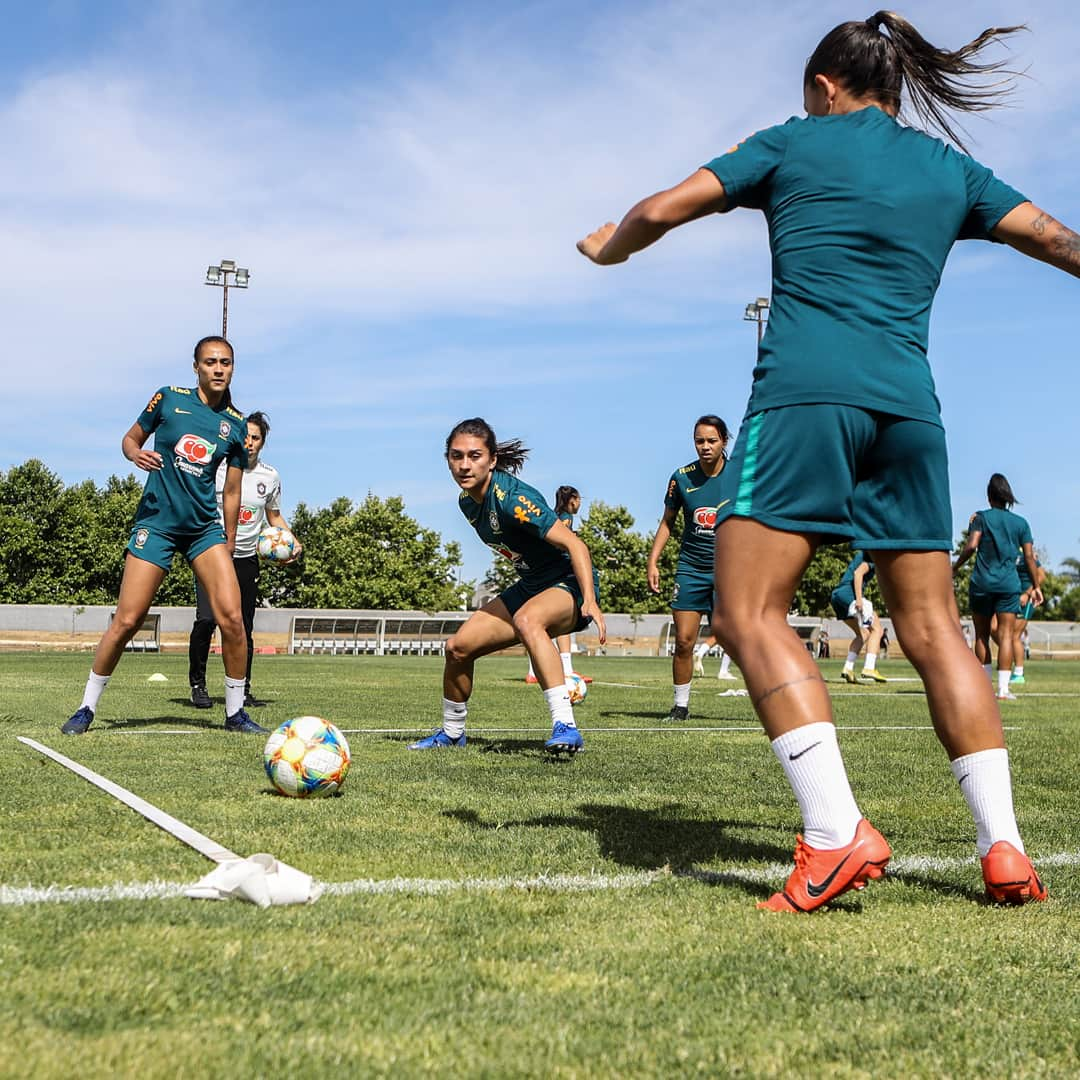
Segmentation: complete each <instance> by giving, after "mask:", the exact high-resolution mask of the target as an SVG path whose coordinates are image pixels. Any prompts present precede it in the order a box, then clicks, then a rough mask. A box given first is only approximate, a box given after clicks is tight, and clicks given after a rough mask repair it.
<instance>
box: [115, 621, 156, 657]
mask: <svg viewBox="0 0 1080 1080" xmlns="http://www.w3.org/2000/svg"><path fill="white" fill-rule="evenodd" d="M114 618H116V612H115V611H114V612H112V614H111V615H110V616H109V625H110V626H112V621H113V619H114ZM124 652H155V653H159V652H161V615H160V614H159V613H157V612H154V613H153V614H148V615H147V616H146V618H145V619H143V622H142V626H140V627H139V629H138V630H136V631H135V636H134V637H133V638H132V639H131V640H130V641H129V642H128V643H127V644H126V645H125V646H124Z"/></svg>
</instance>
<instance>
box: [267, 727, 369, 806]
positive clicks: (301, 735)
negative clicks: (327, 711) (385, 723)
mask: <svg viewBox="0 0 1080 1080" xmlns="http://www.w3.org/2000/svg"><path fill="white" fill-rule="evenodd" d="M351 760H352V759H351V757H350V754H349V744H348V742H346V741H345V736H344V735H342V734H341V732H340V731H339V730H338V729H337V728H336V727H334V725H333V724H331V723H330V722H329V721H327V720H322V719H320V718H319V717H318V716H300V717H297V718H296V719H295V720H286V721H285V723H284V724H282V725H281V727H279V728H278V729H277V731H274V732H272V733H271V735H270V738H269V739H267V740H266V747H265V749H264V750H263V765H264V766H265V768H266V775H267V776H269V777H270V782H271V783H272V784H273V785H274V787H276V788H277V789H278V791H280V792H281V794H282V795H290V796H292V797H293V798H297V799H308V798H312V797H318V796H323V795H333V794H334V793H335V792H336V791H339V790H340V788H341V785H342V784H344V783H345V774H346V773H347V772H348V771H349V762H350V761H351Z"/></svg>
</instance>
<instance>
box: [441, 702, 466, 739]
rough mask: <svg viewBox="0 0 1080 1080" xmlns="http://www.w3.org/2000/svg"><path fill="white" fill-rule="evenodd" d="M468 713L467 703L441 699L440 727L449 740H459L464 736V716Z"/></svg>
mask: <svg viewBox="0 0 1080 1080" xmlns="http://www.w3.org/2000/svg"><path fill="white" fill-rule="evenodd" d="M468 711H469V703H468V702H467V701H451V700H450V699H449V698H443V699H442V727H443V731H445V732H446V734H447V735H449V736H450V738H452V739H460V738H461V736H462V735H464V734H465V716H466V714H467V713H468Z"/></svg>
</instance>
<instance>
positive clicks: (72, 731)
mask: <svg viewBox="0 0 1080 1080" xmlns="http://www.w3.org/2000/svg"><path fill="white" fill-rule="evenodd" d="M93 722H94V710H93V709H91V708H89V707H88V706H86V705H84V706H83V707H82V708H81V709H80V710H79V711H78V712H77V713H76V714H75V715H74V716H73V717H72V718H71V719H70V720H69V721H68V722H67V723H66V724H65V725H64V726H63V727H62V728H61V729H60V734H61V735H85V734H86V729H87V728H88V727H89V726H90V725H91V724H92V723H93Z"/></svg>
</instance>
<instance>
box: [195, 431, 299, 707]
mask: <svg viewBox="0 0 1080 1080" xmlns="http://www.w3.org/2000/svg"><path fill="white" fill-rule="evenodd" d="M246 424H247V437H246V438H245V439H244V449H245V450H247V456H248V461H247V467H246V468H245V469H244V473H243V478H242V479H241V481H240V515H239V519H238V523H237V526H236V546H235V548H234V549H233V566H234V567H235V568H236V580H237V581H238V582H239V585H240V610H241V613H242V614H243V617H244V633H245V634H246V635H247V669H246V674H245V681H244V707H245V708H248V709H252V708H256V707H259V706H262V705H265V704H266V702H264V701H260V700H259V699H258V698H256V697H254V696H253V695H252V693H251V661H252V658H253V657H254V655H255V639H254V628H255V605H256V603H257V601H258V598H259V555H258V552H257V551H256V544H257V542H258V539H259V533H260V532H262V530H263V529H264V528H266V526H267V525H272V526H275V527H277V528H280V529H288V528H289V523H288V522H287V521H286V520H285V518H284V517H283V516H282V513H281V476H280V475H279V474H278V471H277V469H275V468H274V466H273V465H269V464H267V463H266V462H265V461H263V460H262V458H261V456H260V455H261V453H262V449H263V447H264V446H265V445H266V436H267V435H269V434H270V419H269V417H267V415H266V414H265V413H262V412H253V413H251V414H250V415H249V416H248V418H247V421H246ZM227 475H228V463H227V462H225V461H222V463H221V464H220V465H219V466H218V469H217V478H216V489H217V502H218V509H219V510H220V511H221V513H222V515H223V516H222V520H223V521H224V492H225V482H226V479H227ZM302 550H303V547H302V545H301V543H300V541H299V540H297V541H296V544H295V546H294V548H293V553H292V557H291V558H290V559H289V562H295V561H296V560H297V559H298V558H299V557H300V553H301V551H302ZM216 626H217V622H216V620H215V619H214V611H213V608H212V607H211V606H210V598H209V597H208V596H207V595H206V590H205V589H204V588H203V587H202V586H201V585H200V584H199V581H198V579H197V578H196V580H195V622H194V623H193V624H192V627H191V638H190V640H189V641H188V682H189V684H190V685H191V703H192V704H193V705H194V706H195V707H196V708H197V709H209V708H212V707H213V704H214V703H213V701H212V700H211V698H210V694H209V693H208V692H207V689H206V661H207V658H208V657H209V655H210V639H211V638H212V637H213V636H214V628H215V627H216Z"/></svg>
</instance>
